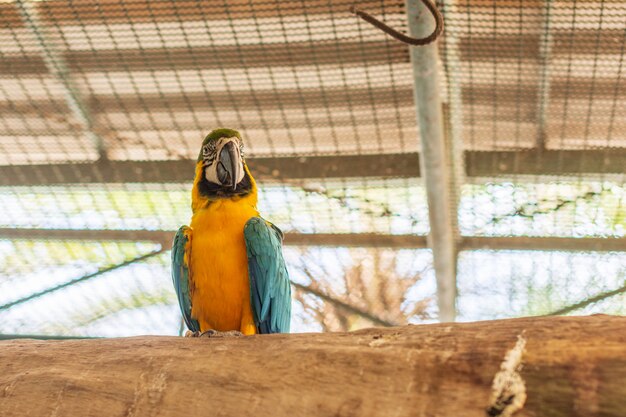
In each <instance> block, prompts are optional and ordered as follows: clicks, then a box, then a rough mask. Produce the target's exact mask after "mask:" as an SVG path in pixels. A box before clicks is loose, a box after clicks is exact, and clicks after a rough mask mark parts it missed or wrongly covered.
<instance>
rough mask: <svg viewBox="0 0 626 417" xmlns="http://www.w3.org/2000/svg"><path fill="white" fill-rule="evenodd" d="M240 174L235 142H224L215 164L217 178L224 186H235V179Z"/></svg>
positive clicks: (239, 162) (233, 187)
mask: <svg viewBox="0 0 626 417" xmlns="http://www.w3.org/2000/svg"><path fill="white" fill-rule="evenodd" d="M240 175H241V161H239V151H238V149H237V145H236V144H235V142H233V141H230V142H226V143H225V144H224V146H223V147H222V150H221V151H220V156H219V162H218V164H217V178H218V179H219V181H220V183H221V184H222V185H223V186H225V187H231V188H232V189H233V191H234V190H235V189H236V188H237V180H238V179H239V177H240Z"/></svg>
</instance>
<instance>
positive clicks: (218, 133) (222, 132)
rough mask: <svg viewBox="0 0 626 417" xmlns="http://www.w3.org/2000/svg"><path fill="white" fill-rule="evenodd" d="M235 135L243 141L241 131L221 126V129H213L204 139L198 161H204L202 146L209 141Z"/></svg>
mask: <svg viewBox="0 0 626 417" xmlns="http://www.w3.org/2000/svg"><path fill="white" fill-rule="evenodd" d="M234 137H236V138H239V140H240V141H242V139H241V135H240V134H239V132H237V131H236V130H234V129H227V128H219V129H215V130H212V131H211V133H209V134H208V135H206V137H205V138H204V140H203V141H202V146H201V147H200V154H199V155H198V160H197V162H200V161H202V148H203V147H204V145H206V144H207V143H209V142H216V141H218V140H220V139H221V138H234Z"/></svg>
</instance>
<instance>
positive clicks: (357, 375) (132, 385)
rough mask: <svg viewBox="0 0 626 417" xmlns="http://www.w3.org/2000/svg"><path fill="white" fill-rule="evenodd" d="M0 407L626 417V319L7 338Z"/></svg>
mask: <svg viewBox="0 0 626 417" xmlns="http://www.w3.org/2000/svg"><path fill="white" fill-rule="evenodd" d="M496 375H498V376H497V377H496ZM494 378H495V379H496V380H497V381H496V382H495V383H494ZM520 381H521V385H520ZM496 385H497V387H496V388H497V389H496V391H495V392H494V389H493V388H494V387H495V386H496ZM521 391H525V393H522V392H521ZM524 396H525V397H526V398H525V401H524V398H523V397H524ZM520 402H521V403H522V408H521V409H519V410H518V411H515V410H513V409H512V408H511V407H513V406H516V407H518V408H519V403H520ZM515 404H517V405H515ZM0 415H1V416H3V417H12V416H28V415H30V416H57V417H61V416H81V417H82V416H186V417H187V416H424V417H426V416H428V417H432V416H445V417H456V416H464V417H472V416H487V415H492V416H507V415H514V416H515V417H518V416H520V417H521V416H536V417H550V416H555V417H556V416H563V417H578V416H581V417H582V416H585V417H595V416H598V417H608V416H615V417H617V416H620V417H623V416H625V415H626V317H612V316H601V315H598V316H591V317H551V318H524V319H513V320H499V321H491V322H479V323H466V324H433V325H422V326H405V327H397V328H386V329H367V330H362V331H357V332H353V333H334V334H292V335H268V336H249V337H240V338H231V339H205V338H201V339H197V338H178V337H154V336H145V337H133V338H120V339H102V340H75V341H74V340H72V341H35V340H25V339H22V340H11V341H5V342H0Z"/></svg>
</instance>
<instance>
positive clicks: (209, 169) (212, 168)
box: [204, 137, 246, 184]
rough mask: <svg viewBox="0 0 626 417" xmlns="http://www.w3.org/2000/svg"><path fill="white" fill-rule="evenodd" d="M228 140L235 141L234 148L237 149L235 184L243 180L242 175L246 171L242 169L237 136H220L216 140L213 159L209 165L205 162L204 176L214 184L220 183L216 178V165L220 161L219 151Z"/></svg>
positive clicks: (243, 175)
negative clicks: (237, 163)
mask: <svg viewBox="0 0 626 417" xmlns="http://www.w3.org/2000/svg"><path fill="white" fill-rule="evenodd" d="M228 142H235V149H236V151H237V160H238V162H239V175H238V176H237V184H239V183H240V182H241V180H243V177H245V175H246V173H245V171H244V169H243V158H242V156H241V146H239V138H236V137H234V138H221V139H219V140H218V141H217V144H216V146H215V149H216V152H217V156H216V157H215V160H214V161H213V163H212V164H211V165H206V162H205V167H204V177H205V178H206V179H207V181H209V182H212V183H214V184H221V183H220V180H219V179H218V178H217V165H218V164H219V162H220V152H222V149H223V148H224V145H226V144H227V143H228Z"/></svg>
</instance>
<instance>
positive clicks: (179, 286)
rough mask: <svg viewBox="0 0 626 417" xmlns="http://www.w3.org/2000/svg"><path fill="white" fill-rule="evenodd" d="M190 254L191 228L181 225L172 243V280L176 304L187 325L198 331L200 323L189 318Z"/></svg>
mask: <svg viewBox="0 0 626 417" xmlns="http://www.w3.org/2000/svg"><path fill="white" fill-rule="evenodd" d="M190 255H191V228H190V227H187V226H182V227H181V228H180V229H178V232H176V236H174V243H173V244H172V280H173V281H174V289H175V290H176V296H177V297H178V305H179V306H180V311H181V313H182V314H183V318H184V319H185V323H186V324H187V327H188V328H189V330H191V331H192V332H199V331H200V325H199V324H198V322H197V321H196V320H194V319H193V318H191V294H190V287H189V284H190V282H189V258H190Z"/></svg>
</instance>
